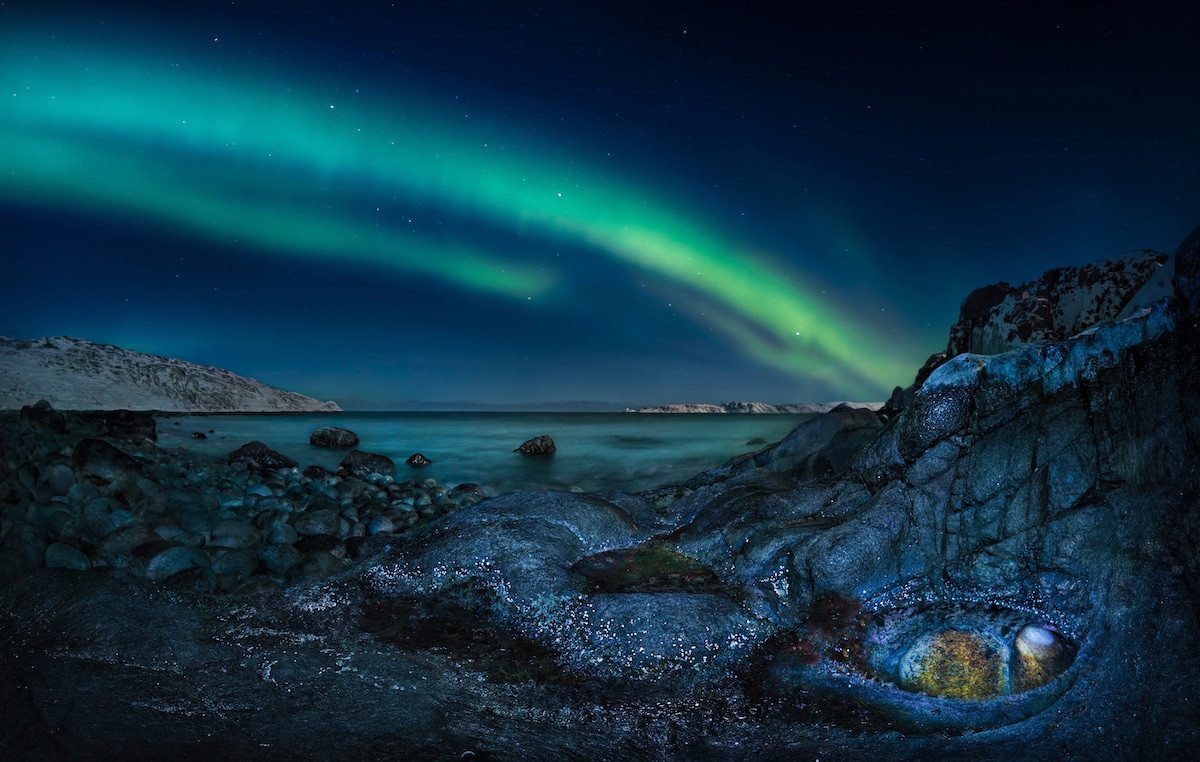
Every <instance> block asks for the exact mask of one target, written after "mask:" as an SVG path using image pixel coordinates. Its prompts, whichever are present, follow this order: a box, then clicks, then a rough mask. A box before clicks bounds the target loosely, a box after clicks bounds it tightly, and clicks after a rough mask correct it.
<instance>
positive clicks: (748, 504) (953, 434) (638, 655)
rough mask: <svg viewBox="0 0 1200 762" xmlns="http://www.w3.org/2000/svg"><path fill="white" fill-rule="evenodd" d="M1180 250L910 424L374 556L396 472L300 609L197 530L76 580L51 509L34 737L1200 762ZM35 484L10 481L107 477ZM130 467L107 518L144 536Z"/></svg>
mask: <svg viewBox="0 0 1200 762" xmlns="http://www.w3.org/2000/svg"><path fill="white" fill-rule="evenodd" d="M1194 240H1197V239H1196V237H1193V238H1191V239H1189V241H1194ZM1176 257H1177V265H1178V272H1179V273H1180V276H1179V277H1178V278H1176V280H1175V289H1176V294H1175V295H1174V296H1173V297H1171V298H1166V299H1162V300H1158V301H1155V302H1152V303H1151V304H1149V305H1148V306H1146V307H1145V308H1143V309H1138V310H1134V311H1133V312H1131V313H1130V314H1127V315H1123V316H1121V315H1117V316H1113V318H1112V319H1111V320H1107V321H1102V322H1100V323H1097V324H1094V325H1092V326H1090V327H1087V328H1085V329H1083V330H1082V331H1081V332H1079V333H1076V334H1074V335H1070V336H1063V337H1060V338H1044V339H1040V340H1037V341H1034V342H1032V343H1028V344H1022V345H1020V346H1016V347H1013V348H1011V349H1009V350H1008V351H1006V352H1002V353H998V354H986V355H984V354H973V353H960V354H958V355H956V356H955V357H952V358H950V359H949V360H948V361H947V362H945V363H942V364H940V365H939V367H937V368H936V369H932V370H931V372H930V373H929V376H928V378H927V379H926V380H925V381H924V383H923V384H922V385H921V386H920V387H919V388H917V389H914V390H913V392H912V395H911V399H909V400H908V402H907V404H906V405H904V406H903V408H902V409H897V410H896V412H895V414H894V415H892V416H890V417H889V419H888V420H887V421H886V422H885V421H882V420H881V419H880V418H879V417H878V416H875V415H874V414H873V413H870V412H864V411H854V410H841V411H835V412H831V413H829V414H826V415H823V416H820V417H817V418H815V419H813V420H812V421H809V422H807V423H806V424H804V425H803V426H801V427H799V428H797V429H796V430H795V431H793V432H792V434H790V435H789V436H788V437H787V438H786V439H785V440H783V441H781V442H780V443H778V444H776V445H774V446H770V447H766V448H763V449H762V450H760V451H758V452H757V453H752V454H750V455H747V456H743V457H741V458H738V459H735V460H733V461H731V462H730V463H727V464H725V465H724V466H722V467H720V468H718V469H713V470H712V471H709V472H706V473H705V474H702V475H698V476H697V477H696V478H695V479H693V480H691V481H690V482H689V483H687V484H684V485H679V486H678V487H676V488H673V489H671V490H668V491H656V492H655V493H647V494H641V495H630V494H624V493H594V494H574V493H564V492H551V491H543V492H527V493H515V494H510V495H505V496H501V497H499V498H493V499H490V500H485V501H483V502H480V503H478V504H475V505H471V506H469V507H465V508H464V509H463V510H459V511H457V512H447V513H446V514H445V515H444V517H443V518H442V519H441V520H440V521H438V522H435V523H432V524H429V525H428V526H427V527H426V528H425V529H424V530H423V531H421V532H419V533H414V534H412V535H411V536H408V537H406V538H404V539H402V540H401V541H398V542H391V543H387V544H386V545H382V546H376V551H377V552H376V554H375V555H363V556H360V557H359V561H358V562H357V563H356V564H350V565H346V564H345V561H344V559H341V558H339V557H338V556H337V555H335V554H334V553H333V552H332V551H330V550H328V549H327V546H328V544H329V541H328V539H327V538H330V537H334V535H331V534H329V532H333V531H335V517H336V516H340V517H341V519H339V520H337V522H336V524H337V529H336V531H338V532H339V534H340V533H341V532H342V531H343V530H344V527H343V526H342V521H343V520H344V521H346V522H347V524H349V522H350V519H349V518H348V517H347V512H352V511H354V510H357V508H356V506H357V505H358V504H359V502H360V501H361V500H362V499H363V498H364V497H366V496H369V495H370V494H372V492H373V489H374V487H375V486H378V487H380V488H381V489H382V488H383V487H384V486H385V485H386V486H388V487H390V486H393V485H391V484H390V483H388V482H387V479H386V477H378V476H370V477H368V479H370V482H368V483H369V484H370V485H371V486H367V487H364V489H363V491H362V492H360V493H354V494H352V495H351V494H348V495H347V496H346V497H347V498H348V499H346V500H338V501H335V500H334V499H333V498H332V497H331V496H328V495H325V494H324V493H323V492H320V494H319V495H313V501H314V503H315V504H310V505H307V506H306V512H307V513H308V514H311V516H310V518H311V521H307V520H306V521H301V522H297V521H295V520H294V519H293V520H291V521H289V522H285V523H286V526H288V527H290V528H291V530H292V532H293V533H294V534H297V535H298V534H299V532H298V529H297V524H298V525H299V528H303V529H304V531H305V532H311V534H305V535H304V536H303V537H302V538H301V539H299V540H295V544H294V545H291V544H289V545H286V547H287V548H290V549H291V552H290V553H289V554H287V557H286V558H284V557H283V556H282V555H280V554H278V553H277V554H276V555H270V554H268V553H264V552H262V551H260V554H259V556H258V561H259V563H260V564H263V565H268V564H271V565H273V568H282V567H283V566H284V565H287V568H288V570H289V571H288V573H287V579H286V580H285V581H286V582H289V584H288V585H287V586H284V587H282V588H281V589H277V590H275V592H273V593H267V592H265V591H261V590H260V591H258V592H251V591H248V590H247V591H244V592H243V593H242V594H240V595H232V596H216V597H214V596H212V595H210V594H206V595H198V594H197V593H196V591H195V587H194V586H193V587H189V585H193V583H194V582H196V581H203V580H205V579H208V578H209V577H208V576H207V575H210V574H213V573H214V572H213V567H215V566H216V564H217V563H218V562H221V561H222V559H224V558H226V556H225V555H220V556H218V555H217V554H216V552H215V551H214V552H210V551H208V550H205V551H204V554H203V556H200V555H196V554H195V553H193V552H191V551H192V550H194V549H195V548H194V547H192V546H189V545H188V544H187V543H183V542H180V543H178V544H177V545H174V546H172V547H173V548H185V549H160V552H168V555H165V556H163V559H162V560H161V561H159V562H156V563H157V564H158V565H161V567H162V569H163V570H164V573H165V571H166V570H172V572H171V575H170V576H169V577H166V578H164V580H163V582H162V583H161V584H158V583H154V582H152V581H150V580H153V578H154V576H155V575H150V574H147V575H144V576H130V575H123V574H120V573H114V572H113V571H112V570H109V571H106V572H98V571H97V570H96V569H92V570H90V571H76V570H74V566H75V565H77V564H78V563H79V558H78V557H77V556H75V555H74V554H72V553H71V552H70V551H69V550H68V549H66V548H63V547H55V548H54V549H53V551H51V546H52V545H54V543H59V544H60V545H70V542H69V540H70V538H71V536H72V535H71V533H70V532H69V531H64V530H63V529H62V527H60V526H59V525H58V524H55V525H54V526H53V527H50V528H48V527H46V526H41V525H39V523H37V522H35V521H31V520H26V517H33V518H35V519H36V518H37V517H38V515H39V514H38V512H37V511H33V512H30V511H29V510H28V507H29V506H28V504H26V505H24V507H23V508H22V511H21V516H22V519H21V520H20V521H19V522H14V523H13V525H12V527H11V529H10V530H9V532H8V533H7V535H6V537H5V539H4V546H3V548H0V551H3V552H0V562H2V563H4V564H6V565H7V566H6V568H8V569H18V568H19V567H20V568H24V567H28V566H29V565H31V564H34V563H35V562H36V560H37V559H38V558H42V559H53V560H54V563H55V564H56V565H59V566H60V567H61V568H57V569H48V570H43V571H41V572H39V573H38V574H35V575H32V576H30V575H28V571H27V569H26V571H25V572H22V574H23V576H20V578H19V580H18V581H17V582H15V583H12V584H10V585H9V586H8V587H7V588H3V589H0V625H2V626H0V649H2V650H0V654H3V655H4V656H5V659H4V661H3V662H2V663H0V669H2V670H3V672H2V673H0V675H2V676H3V677H4V679H3V680H0V700H3V701H4V705H5V706H6V713H5V716H4V718H3V721H4V722H6V723H8V724H7V725H6V728H7V727H11V728H13V729H14V730H12V731H11V732H10V733H9V734H8V736H6V737H3V736H0V737H3V738H5V743H8V744H9V746H8V747H5V751H9V750H13V751H14V752H16V753H17V755H18V756H20V755H24V756H30V757H32V756H42V757H47V756H48V757H49V758H72V757H79V756H85V755H92V756H111V755H114V754H128V753H129V751H128V749H129V744H128V739H127V737H126V733H125V728H127V727H130V726H136V727H137V728H138V730H139V737H140V739H141V742H142V744H143V745H144V746H145V748H146V749H148V750H152V751H149V752H147V754H146V755H145V756H150V755H151V754H154V755H161V754H162V753H163V751H164V750H165V751H167V752H168V753H169V752H171V751H174V750H180V753H183V750H186V752H187V753H189V754H193V755H194V754H195V753H197V749H201V750H202V751H203V752H205V753H212V754H213V755H224V756H232V757H242V756H251V755H259V756H261V755H263V754H268V755H269V756H277V757H279V758H296V757H309V756H320V755H322V754H328V752H329V750H331V749H335V748H336V750H337V753H339V754H341V755H350V756H354V757H356V758H364V759H384V758H395V757H396V756H408V757H414V758H437V757H439V756H448V754H447V751H449V756H455V757H458V756H462V755H463V754H465V753H466V752H470V753H471V755H472V756H476V757H482V758H491V759H502V760H506V759H513V760H516V759H534V760H537V759H563V758H570V759H574V758H647V759H664V760H666V759H688V760H697V759H698V760H728V759H744V760H777V759H791V758H796V757H809V756H811V757H814V758H815V757H820V758H821V759H826V758H830V759H847V760H848V759H862V758H872V757H874V758H879V759H922V760H925V759H933V760H950V759H997V760H998V759H1013V758H1019V757H1025V756H1029V755H1030V754H1036V755H1046V756H1070V755H1075V756H1080V757H1086V758H1089V759H1113V760H1116V759H1130V758H1166V759H1170V758H1177V759H1183V758H1187V755H1188V754H1190V753H1191V751H1192V748H1193V746H1194V742H1195V734H1196V728H1197V723H1196V711H1195V708H1194V707H1193V705H1192V704H1193V703H1194V695H1195V690H1194V686H1195V683H1196V680H1197V679H1198V678H1200V613H1198V609H1197V607H1196V603H1195V590H1197V589H1200V541H1198V540H1197V538H1198V537H1200V473H1197V471H1196V469H1195V467H1194V464H1195V463H1197V462H1200V452H1198V450H1200V318H1198V316H1197V314H1196V313H1195V312H1194V311H1191V310H1190V307H1189V305H1190V297H1188V296H1187V294H1186V288H1187V287H1188V286H1189V283H1190V281H1189V280H1188V278H1189V277H1190V276H1188V275H1185V274H1187V273H1194V272H1196V271H1197V270H1198V269H1200V267H1198V263H1197V261H1196V260H1197V258H1198V257H1200V251H1198V250H1197V247H1196V246H1194V245H1191V247H1190V248H1188V245H1187V244H1185V246H1183V247H1181V248H1180V250H1179V251H1178V252H1177V254H1176ZM1122 309H1124V308H1122ZM101 460H102V458H101ZM6 468H8V469H9V471H10V473H9V474H8V475H7V476H6V477H5V478H4V480H3V482H2V483H0V487H3V488H4V489H7V490H8V491H9V493H10V494H11V493H14V492H16V493H21V491H22V490H25V493H29V492H30V490H37V489H40V488H43V487H44V488H45V489H46V490H47V491H50V490H58V489H63V488H66V489H68V490H71V489H77V488H78V487H77V486H76V487H72V486H71V485H70V484H69V481H70V480H69V479H62V480H61V481H58V482H56V485H57V486H54V487H51V486H50V480H49V473H48V472H47V474H46V475H45V476H43V475H42V474H41V473H38V472H37V470H36V469H34V471H30V470H28V469H25V470H22V469H23V466H21V464H19V463H17V462H15V461H14V462H12V463H8V464H7V465H6ZM138 468H141V469H143V470H144V467H141V466H139V467H138ZM289 473H291V472H289ZM98 476H99V475H98ZM83 478H84V479H88V478H91V477H88V476H86V475H84V477H83ZM221 478H223V479H229V478H230V477H228V476H224V475H222V477H221ZM265 478H266V477H264V479H265ZM283 478H284V476H281V475H279V474H276V475H275V476H274V477H271V481H265V480H264V481H263V483H262V484H261V485H255V486H254V487H253V489H254V490H255V493H256V494H260V495H261V501H262V502H257V503H256V504H255V506H254V507H255V508H256V509H259V510H261V514H257V515H263V516H264V517H265V518H271V517H279V515H280V513H281V511H280V510H277V509H273V508H271V507H270V506H271V505H272V502H271V501H273V500H276V499H285V497H284V496H288V495H291V494H293V485H292V484H291V483H290V482H289V483H288V484H286V485H285V484H283V483H278V484H275V486H272V483H273V482H275V481H276V480H279V479H283ZM293 478H294V474H293ZM125 481H128V479H126V480H125ZM120 482H121V479H117V480H116V481H114V482H104V480H103V478H101V479H100V483H98V484H90V483H89V484H88V487H89V488H90V489H95V490H97V491H99V490H104V489H109V488H110V487H112V486H113V485H114V484H115V485H118V487H117V488H115V489H112V495H113V497H111V498H108V499H106V500H105V501H103V502H97V503H96V504H95V506H94V507H93V509H92V510H91V512H90V513H88V512H87V511H84V512H83V514H82V521H84V522H85V523H86V522H90V523H91V524H93V525H95V526H96V527H97V528H98V529H102V530H103V529H106V528H108V527H112V526H116V525H120V524H121V522H122V521H126V520H127V518H128V517H127V516H126V515H125V513H122V510H121V506H122V504H123V503H122V501H125V503H124V504H128V505H139V504H140V503H138V502H137V501H138V499H139V498H137V497H136V496H133V493H132V492H131V493H129V494H126V493H125V492H123V491H122V489H121V488H120V487H119V483H120ZM301 484H302V483H300V482H297V483H296V485H297V486H296V491H297V493H299V491H300V490H303V489H316V490H318V492H319V491H320V487H321V486H327V485H319V484H318V485H317V486H311V485H310V486H308V487H303V486H300V485H301ZM140 486H142V487H144V486H145V485H140ZM276 489H278V491H279V493H282V495H280V494H277V493H276ZM223 490H224V491H223V492H221V493H219V494H221V495H222V496H223V497H221V498H216V496H213V499H214V505H213V506H212V508H211V510H210V511H207V512H206V513H205V516H206V517H207V518H209V519H219V518H220V517H221V515H222V513H221V512H222V511H224V510H227V509H225V508H224V507H222V504H221V503H220V502H217V501H218V500H226V499H227V497H226V496H227V495H228V491H229V487H223ZM23 494H24V493H23ZM239 494H245V495H246V497H245V498H242V499H248V497H249V492H248V490H247V492H245V493H239ZM22 499H25V498H22ZM109 500H111V502H110V501H109ZM130 501H132V502H130ZM421 502H423V501H421ZM114 503H115V505H114ZM167 505H170V503H169V502H168V503H167ZM415 505H416V503H414V506H415ZM436 505H437V503H436V501H435V500H433V499H432V498H431V499H430V502H429V503H427V504H425V507H433V506H436ZM335 506H336V508H335ZM343 506H344V507H343ZM337 508H341V511H340V512H335V511H336V509H337ZM419 510H420V509H418V512H419ZM126 511H127V512H129V513H132V511H128V509H126ZM173 518H176V519H177V523H178V528H179V529H180V530H182V531H188V530H189V527H195V526H200V525H199V524H192V522H193V521H195V520H196V519H197V518H198V517H197V516H196V515H195V514H194V513H191V512H188V511H184V512H182V513H180V514H179V515H178V516H177V517H173ZM379 518H380V517H379V516H376V517H374V519H372V521H373V522H375V519H379ZM10 520H11V519H10ZM43 523H47V524H48V523H49V520H48V519H47V521H46V522H43ZM203 526H204V527H205V528H206V529H207V531H208V535H207V536H208V537H219V538H220V543H221V547H227V548H228V550H229V551H230V552H231V553H237V552H239V551H240V550H245V549H239V548H236V547H233V546H236V545H238V544H239V542H240V541H239V539H238V538H239V536H240V533H239V532H238V531H234V529H233V528H224V527H223V528H222V529H221V531H220V532H218V531H217V529H216V527H215V526H211V525H209V524H205V525H203ZM372 526H373V527H374V528H372ZM271 527H272V528H271V529H270V532H271V537H273V538H274V537H276V533H278V534H280V535H282V534H285V533H286V532H285V531H284V529H283V528H282V527H281V526H277V525H276V524H272V525H271ZM385 529H386V526H385V522H384V521H382V520H380V521H378V522H375V523H374V524H373V525H368V526H367V528H366V529H365V530H364V531H365V532H368V533H371V532H375V531H377V530H378V531H381V532H382V531H384V530H385ZM108 531H110V532H111V534H112V535H116V536H117V537H120V536H121V535H120V534H118V533H119V532H121V531H123V530H121V529H119V528H118V529H109V530H108ZM371 536H372V537H374V536H376V535H373V534H372V535H371ZM64 538H66V539H64ZM131 541H132V540H131ZM204 547H206V548H207V547H209V546H208V545H205V546H204ZM271 547H275V546H274V545H272V546H271ZM187 548H190V549H187ZM301 553H303V554H304V558H305V559H307V560H306V562H305V563H303V564H302V563H300V558H299V554H301ZM347 555H349V554H347ZM230 558H231V560H230V561H229V562H228V563H229V564H230V565H231V566H232V565H235V564H236V562H237V561H238V559H239V558H241V556H238V555H233V556H230ZM206 561H207V562H208V563H209V564H210V566H208V567H206V566H204V563H205V562H206ZM23 565H24V566H23ZM156 568H158V566H156ZM293 570H294V571H293ZM310 573H311V575H312V576H311V577H310V576H306V575H308V574H310ZM168 580H174V583H173V584H172V585H171V588H170V590H164V589H163V586H164V585H166V583H167V581H168ZM156 584H157V586H156ZM148 634H152V635H153V637H148ZM64 655H69V656H70V658H63V657H64ZM280 717H288V718H291V719H292V720H293V721H292V722H288V723H281V722H280V721H279V718H280ZM331 727H332V728H337V729H338V730H339V732H338V733H337V736H336V738H331V737H330V734H329V732H328V731H329V728H331ZM9 738H11V739H13V740H11V741H10V740H7V739H9ZM197 739H207V740H205V741H203V742H198V741H197ZM264 750H266V751H264Z"/></svg>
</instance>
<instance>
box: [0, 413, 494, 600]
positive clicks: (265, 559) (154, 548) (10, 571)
mask: <svg viewBox="0 0 1200 762" xmlns="http://www.w3.org/2000/svg"><path fill="white" fill-rule="evenodd" d="M155 440H156V436H155V421H154V419H153V417H151V416H150V415H149V414H139V413H129V412H124V413H114V412H104V413H79V412H65V413H61V412H59V411H55V410H54V409H53V408H52V407H50V406H49V405H48V404H44V403H43V404H42V405H39V406H30V407H28V408H25V409H23V410H22V411H21V412H20V413H17V412H14V411H0V449H2V450H3V452H4V453H6V457H5V459H4V460H3V461H0V498H2V499H3V502H4V504H5V505H6V509H5V512H4V514H3V518H2V520H0V521H2V525H0V538H2V539H0V584H2V583H3V582H5V581H9V582H10V581H12V580H13V579H14V578H16V577H18V576H20V575H22V574H29V573H33V571H35V570H36V569H38V568H51V569H54V568H59V569H71V570H76V571H86V570H91V569H103V570H106V571H109V572H114V573H120V574H123V575H131V576H134V577H145V578H148V579H150V580H153V581H155V582H159V583H161V584H163V585H165V586H167V587H169V588H172V589H187V590H190V591H193V592H201V593H213V592H220V593H244V592H261V591H263V590H266V589H272V588H277V587H279V586H282V585H284V584H287V583H289V582H293V581H298V580H308V581H312V580H319V579H325V578H327V577H331V576H334V575H336V574H339V573H341V572H342V571H344V570H345V569H346V568H347V567H348V566H349V565H350V564H351V563H352V562H354V561H355V560H357V559H359V558H362V557H363V556H366V555H370V554H371V553H373V552H376V551H378V550H379V549H380V548H381V547H383V546H385V545H386V544H387V542H388V540H389V538H391V537H393V536H396V535H400V534H402V533H404V532H407V531H411V530H414V529H416V528H418V527H421V526H423V525H425V524H428V523H429V522H432V521H434V520H436V519H437V518H439V517H441V516H445V515H447V514H449V513H453V512H455V511H457V510H459V509H461V508H463V507H465V506H468V505H471V504H473V503H474V502H477V501H478V500H480V499H481V498H482V497H483V496H484V495H483V491H482V489H481V488H480V487H479V486H478V485H474V484H464V485H458V486H456V487H454V488H446V487H443V486H440V485H438V484H437V483H436V482H434V480H432V479H424V480H404V481H398V480H396V479H395V478H394V477H393V476H392V474H391V473H379V472H378V471H376V470H372V469H371V468H367V467H363V466H362V465H356V464H362V463H368V464H370V465H372V466H375V467H376V468H378V469H379V470H381V471H391V470H392V469H391V468H390V466H391V465H392V464H391V463H390V461H387V459H382V460H376V461H371V460H370V459H369V458H368V457H365V456H369V454H368V453H358V455H359V456H360V457H358V458H356V459H352V458H351V457H350V456H348V457H347V459H346V465H347V466H348V467H344V468H341V469H339V470H338V471H337V472H329V471H327V470H326V469H323V468H320V467H318V466H312V467H309V468H306V469H304V470H303V471H301V470H299V469H298V468H297V465H298V464H296V463H295V462H294V461H290V459H287V458H286V457H285V456H282V455H279V454H278V453H273V452H272V451H270V450H269V449H268V448H266V447H265V445H262V444H261V443H250V444H248V445H246V446H243V447H241V448H239V449H238V450H235V451H234V452H232V453H230V455H229V457H228V458H227V459H226V461H225V462H220V461H213V460H209V459H205V458H201V457H198V456H195V455H193V454H191V453H188V452H187V451H185V450H183V449H182V448H179V449H172V450H168V449H164V448H161V447H159V446H158V445H157V444H155ZM18 454H19V455H18ZM354 454H355V453H351V455H354ZM374 457H375V458H376V459H379V458H381V457H382V456H374ZM351 460H354V463H351V462H350V461H351Z"/></svg>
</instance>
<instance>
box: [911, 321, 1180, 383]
mask: <svg viewBox="0 0 1200 762" xmlns="http://www.w3.org/2000/svg"><path fill="white" fill-rule="evenodd" d="M1173 330H1175V318H1174V317H1173V316H1172V313H1171V309H1170V306H1169V302H1168V301H1167V300H1165V299H1164V300H1160V301H1158V302H1155V303H1154V304H1153V305H1151V306H1149V307H1144V308H1141V309H1139V310H1137V311H1136V312H1134V313H1132V314H1131V315H1130V316H1129V317H1127V318H1125V319H1123V320H1119V321H1117V322H1113V323H1104V324H1102V325H1097V326H1093V327H1091V328H1088V329H1086V330H1084V331H1083V332H1081V333H1079V334H1077V335H1075V336H1073V337H1071V338H1070V339H1067V340H1065V341H1039V342H1035V343H1033V344H1029V345H1026V346H1023V347H1019V348H1017V349H1013V350H1011V351H1008V352H1005V353H1004V354H998V355H978V354H971V353H969V352H964V353H963V354H960V355H958V356H956V357H954V358H951V359H950V360H948V361H946V362H945V363H944V364H942V365H941V366H939V367H938V368H937V369H936V370H934V371H933V372H932V373H931V374H930V375H929V378H928V379H926V381H925V383H924V385H923V386H922V387H921V388H920V390H918V392H917V394H918V396H928V395H930V394H932V393H934V392H937V391H939V390H943V389H947V388H952V387H966V386H976V385H979V384H981V383H982V382H983V381H984V380H986V381H987V382H989V383H997V384H1004V385H1007V386H1010V387H1012V388H1015V389H1020V388H1025V387H1028V386H1029V385H1030V384H1034V383H1039V382H1040V383H1041V384H1042V385H1043V388H1044V390H1045V391H1046V392H1054V391H1057V390H1059V389H1062V388H1064V387H1067V386H1075V385H1076V384H1078V383H1079V381H1080V379H1083V380H1094V379H1095V374H1096V372H1097V371H1099V370H1100V369H1102V368H1111V367H1113V366H1115V365H1116V364H1117V363H1118V362H1119V361H1120V359H1121V356H1122V354H1123V353H1124V352H1125V351H1126V350H1127V349H1128V348H1129V347H1132V346H1136V345H1138V344H1141V343H1144V342H1146V341H1149V340H1151V339H1155V338H1157V337H1158V336H1160V335H1162V334H1163V333H1165V332H1168V331H1173Z"/></svg>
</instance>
